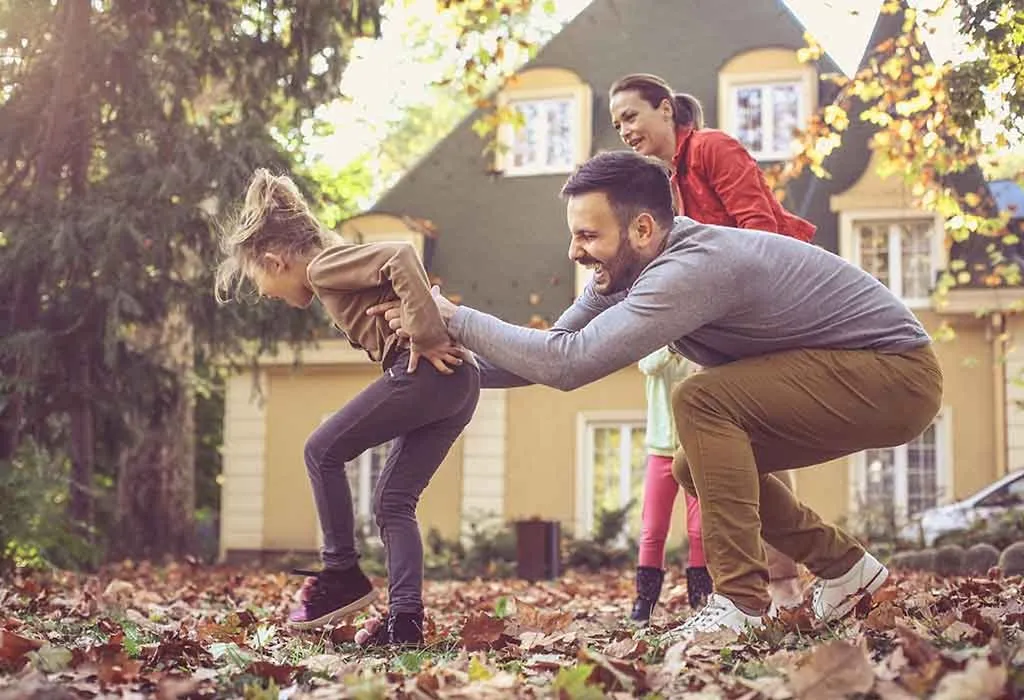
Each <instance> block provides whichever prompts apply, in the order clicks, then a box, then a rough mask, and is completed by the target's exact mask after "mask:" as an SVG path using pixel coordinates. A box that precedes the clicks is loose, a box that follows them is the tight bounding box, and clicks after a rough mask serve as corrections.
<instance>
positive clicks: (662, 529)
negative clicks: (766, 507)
mask: <svg viewBox="0 0 1024 700" xmlns="http://www.w3.org/2000/svg"><path fill="white" fill-rule="evenodd" d="M639 366H640V372H641V373H643V375H644V381H645V385H646V393H647V430H646V446H647V470H646V472H645V475H644V502H643V512H642V525H641V531H640V553H639V557H638V561H637V569H636V601H635V602H634V603H633V612H632V614H631V615H630V619H631V620H633V622H635V623H637V624H641V625H643V624H646V623H647V622H648V621H649V620H650V617H651V611H652V610H653V609H654V606H655V604H656V603H657V602H658V598H659V597H660V596H661V584H662V582H663V581H664V578H665V540H666V539H668V531H669V525H670V524H671V522H672V507H673V505H675V500H676V493H677V492H678V490H679V484H678V483H677V482H676V480H675V477H674V476H672V456H673V455H674V454H675V452H676V449H677V448H678V443H679V439H678V437H677V435H676V425H675V419H674V418H673V417H672V388H673V387H674V386H675V385H676V384H678V383H679V382H681V381H682V380H683V379H685V378H686V377H688V376H689V375H690V374H691V373H692V372H693V371H694V369H695V368H694V366H693V365H692V364H691V363H690V362H689V361H688V360H686V359H685V358H683V357H682V356H681V355H677V354H676V353H674V352H672V351H670V350H669V349H668V348H667V347H665V348H661V349H660V350H655V351H654V352H653V353H651V354H650V355H648V356H647V357H645V358H644V359H642V360H640V364H639ZM684 495H685V496H686V530H687V533H688V534H689V538H690V556H689V561H688V564H687V567H686V588H687V593H688V596H689V600H690V605H691V606H693V607H695V608H696V607H699V606H700V605H701V604H702V602H703V601H704V599H705V598H706V597H707V596H708V595H709V594H710V593H711V577H710V575H709V574H708V570H707V566H706V564H705V561H704V545H703V541H702V538H701V526H700V504H699V502H698V501H697V499H696V498H694V497H693V496H690V495H689V494H686V493H685V492H684Z"/></svg>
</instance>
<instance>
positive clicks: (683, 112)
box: [609, 74, 815, 241]
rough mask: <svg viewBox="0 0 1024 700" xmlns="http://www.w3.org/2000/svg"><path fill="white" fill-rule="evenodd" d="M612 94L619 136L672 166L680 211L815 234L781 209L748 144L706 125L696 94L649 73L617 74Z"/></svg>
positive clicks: (805, 237)
mask: <svg viewBox="0 0 1024 700" xmlns="http://www.w3.org/2000/svg"><path fill="white" fill-rule="evenodd" d="M609 95H610V97H611V105H610V107H611V115H612V125H613V126H615V129H616V131H618V132H619V136H620V137H621V138H622V141H623V142H624V143H625V144H626V145H627V146H629V147H630V148H632V149H633V150H634V151H636V152H637V153H643V154H644V155H648V156H654V157H656V158H659V159H661V160H662V161H664V162H665V163H666V164H668V165H669V166H670V167H671V169H672V185H673V187H672V189H673V192H674V193H675V197H676V206H677V207H678V210H679V211H678V213H679V214H680V215H681V216H688V217H690V218H691V219H694V220H696V221H700V222H701V223H705V224H717V225H720V226H735V227H738V228H749V229H757V230H758V231H770V232H772V233H782V234H785V235H787V236H792V237H793V238H798V239H800V240H802V241H810V240H811V238H813V237H814V230H815V228H814V225H813V224H811V223H810V222H809V221H805V220H804V219H801V218H800V217H799V216H796V215H794V214H791V213H789V212H788V211H786V210H785V209H783V208H782V205H781V204H780V203H779V201H778V200H777V199H776V198H775V195H774V194H773V193H772V190H771V188H770V187H769V186H768V182H767V181H766V180H765V178H764V173H762V172H761V168H759V167H758V165H757V161H755V160H754V158H753V157H752V156H751V155H750V153H749V152H747V149H746V148H744V147H743V144H741V143H740V142H739V141H737V140H736V139H734V138H733V137H732V136H729V135H728V134H726V133H725V132H724V131H718V130H717V129H706V128H704V112H703V110H702V109H701V106H700V102H698V101H697V98H695V97H693V96H691V95H685V94H682V93H674V92H673V91H672V89H671V88H670V87H669V86H668V84H667V83H666V82H665V81H664V80H662V79H661V78H659V77H657V76H654V75H646V74H635V75H627V76H626V77H624V78H621V79H619V80H618V81H616V82H615V84H614V85H612V87H611V90H610V91H609Z"/></svg>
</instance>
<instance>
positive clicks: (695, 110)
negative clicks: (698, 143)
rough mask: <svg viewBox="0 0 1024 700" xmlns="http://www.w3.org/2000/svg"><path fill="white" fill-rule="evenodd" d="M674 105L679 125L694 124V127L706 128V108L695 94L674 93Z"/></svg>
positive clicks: (676, 120)
mask: <svg viewBox="0 0 1024 700" xmlns="http://www.w3.org/2000/svg"><path fill="white" fill-rule="evenodd" d="M672 107H673V110H674V112H675V122H676V124H678V125H679V126H692V127H693V128H694V129H703V128H704V108H703V107H701V105H700V100H698V99H697V98H696V97H694V96H693V95H688V94H686V93H685V92H677V93H675V94H674V95H672Z"/></svg>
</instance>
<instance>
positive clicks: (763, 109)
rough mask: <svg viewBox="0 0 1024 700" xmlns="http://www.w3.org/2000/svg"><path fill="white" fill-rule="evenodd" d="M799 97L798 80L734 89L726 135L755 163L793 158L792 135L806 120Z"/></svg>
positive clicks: (802, 100)
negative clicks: (749, 155) (755, 160)
mask: <svg viewBox="0 0 1024 700" xmlns="http://www.w3.org/2000/svg"><path fill="white" fill-rule="evenodd" d="M803 94H804V85H803V83H802V82H801V81H799V80H793V81H786V82H776V83H757V84H746V85H743V84H740V85H734V86H733V87H732V88H731V90H730V92H729V101H730V105H729V106H730V109H729V110H728V114H729V115H730V117H731V120H730V121H729V122H728V123H727V124H726V131H728V132H729V133H730V134H732V135H733V136H735V137H736V138H737V139H738V140H739V141H740V143H742V144H743V145H744V146H746V147H747V150H748V151H750V153H751V155H753V156H754V158H756V159H757V160H783V159H785V158H788V157H789V156H791V155H792V154H793V140H794V132H795V131H796V130H797V129H800V128H802V127H803V125H804V123H805V121H806V119H807V113H808V109H807V105H805V104H804V97H803Z"/></svg>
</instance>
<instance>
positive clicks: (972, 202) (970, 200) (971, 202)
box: [964, 192, 981, 207]
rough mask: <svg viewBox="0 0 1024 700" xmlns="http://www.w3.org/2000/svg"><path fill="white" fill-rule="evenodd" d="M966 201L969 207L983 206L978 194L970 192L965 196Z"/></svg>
mask: <svg viewBox="0 0 1024 700" xmlns="http://www.w3.org/2000/svg"><path fill="white" fill-rule="evenodd" d="M964 201H965V202H967V206H969V207H976V206H978V205H979V204H981V196H980V195H979V194H978V193H977V192H968V193H967V194H965V195H964Z"/></svg>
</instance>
